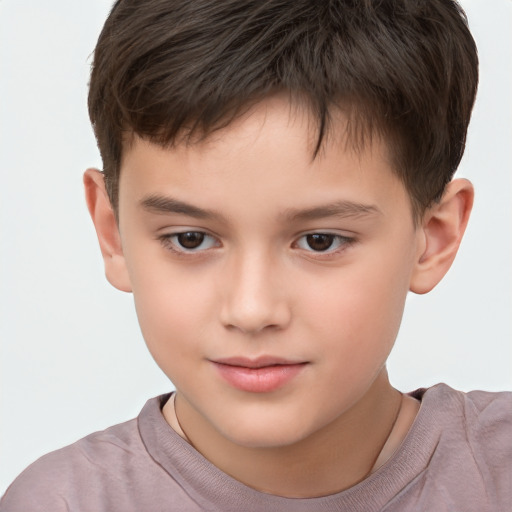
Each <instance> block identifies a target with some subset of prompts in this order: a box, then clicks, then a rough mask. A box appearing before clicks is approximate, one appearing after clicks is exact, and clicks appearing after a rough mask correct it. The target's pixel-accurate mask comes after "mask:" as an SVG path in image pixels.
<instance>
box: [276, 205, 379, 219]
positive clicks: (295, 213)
mask: <svg viewBox="0 0 512 512" xmlns="http://www.w3.org/2000/svg"><path fill="white" fill-rule="evenodd" d="M381 214H382V212H381V210H380V209H379V208H377V206H375V205H371V204H362V203H356V202H352V201H335V202H333V203H329V204H325V205H321V206H316V207H313V208H307V209H288V210H286V212H285V218H286V219H287V220H290V221H307V220H317V219H323V218H327V217H341V218H346V217H352V218H360V217H369V216H375V215H381Z"/></svg>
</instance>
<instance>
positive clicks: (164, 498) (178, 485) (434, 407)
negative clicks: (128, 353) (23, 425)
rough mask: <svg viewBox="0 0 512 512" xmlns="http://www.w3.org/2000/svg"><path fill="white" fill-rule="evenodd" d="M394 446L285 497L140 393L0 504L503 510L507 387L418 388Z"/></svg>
mask: <svg viewBox="0 0 512 512" xmlns="http://www.w3.org/2000/svg"><path fill="white" fill-rule="evenodd" d="M413 396H415V397H416V398H418V399H420V400H421V408H420V412H419V413H418V416H417V418H416V420H415V422H414V424H413V426H412V427H411V429H410V431H409V433H408V434H407V436H406V438H405V440H404V441H403V443H402V445H401V447H400V449H399V450H398V451H397V452H396V453H395V454H394V455H393V457H391V459H390V460H389V461H388V462H387V463H386V464H385V465H384V466H382V467H381V468H380V469H379V470H377V471H376V472H375V473H373V474H372V475H371V476H370V477H368V478H367V479H366V480H364V481H362V482H360V483H359V484H357V485H355V486H354V487H351V488H350V489H347V490H345V491H343V492H339V493H337V494H333V495H330V496H325V497H321V498H310V499H292V498H282V497H279V496H272V495H270V494H265V493H262V492H258V491H255V490H254V489H251V488H250V487H247V486H246V485H244V484H242V483H240V482H238V481H237V480H234V479H233V478H231V477H230V476H228V475H226V474H225V473H223V472H222V471H220V470H219V469H218V468H216V467H215V466H214V465H212V464H211V463H210V462H208V461H207V460H206V459H205V458H204V457H202V456H201V454H200V453H198V452H197V451H196V450H195V449H194V448H193V447H192V446H190V445H189V444H188V443H186V442H185V441H184V440H183V439H182V438H181V437H180V436H179V435H178V434H176V433H175V432H174V430H172V429H171V427H170V426H169V425H168V424H167V423H166V421H165V419H164V417H163V416H162V412H161V408H162V406H163V404H164V403H165V401H166V400H167V399H168V397H169V395H166V396H162V397H159V398H154V399H152V400H149V401H148V402H147V404H146V405H145V406H144V408H143V409H142V411H141V413H140V415H139V417H138V418H136V419H134V420H131V421H128V422H126V423H122V424H120V425H116V426H113V427H111V428H109V429H107V430H105V431H103V432H97V433H95V434H91V435H90V436H88V437H86V438H84V439H82V440H80V441H78V442H76V443H74V444H72V445H71V446H68V447H66V448H63V449H61V450H58V451H55V452H52V453H50V454H48V455H45V456H44V457H42V458H40V459H39V460H38V461H36V462H35V463H34V464H32V465H31V466H29V467H28V468H27V469H26V470H25V471H24V472H23V473H22V474H21V475H20V476H19V477H18V478H17V479H16V480H15V481H14V483H13V484H12V485H11V486H10V487H9V489H8V490H7V492H6V494H5V495H4V497H3V498H2V500H1V502H0V512H35V511H44V512H61V511H62V512H64V511H66V512H75V511H80V512H107V511H108V512H132V511H133V512H135V511H137V512H164V511H165V512H170V511H179V512H188V511H200V510H209V511H221V512H229V511H236V512H252V511H258V512H260V511H261V512H272V511H276V512H301V511H308V512H309V511H314V512H316V511H336V510H339V511H349V512H358V511H361V512H372V511H379V510H382V511H386V512H391V511H435V512H443V511H446V512H448V511H450V512H471V511H474V512H486V511H489V512H491V511H492V512H500V511H503V512H510V511H511V510H512V394H511V393H486V392H483V391H473V392H471V393H467V394H466V393H461V392H458V391H455V390H453V389H451V388H449V387H448V386H446V385H444V384H439V385H437V386H434V387H433V388H430V389H428V390H418V391H416V392H414V393H413Z"/></svg>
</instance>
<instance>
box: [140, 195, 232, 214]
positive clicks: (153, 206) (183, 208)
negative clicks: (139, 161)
mask: <svg viewBox="0 0 512 512" xmlns="http://www.w3.org/2000/svg"><path fill="white" fill-rule="evenodd" d="M140 204H141V206H142V207H143V208H144V209H145V210H147V211H149V212H151V213H159V214H169V213H178V214H182V215H187V216H188V217H194V218H195V219H222V218H223V217H222V215H220V214H218V213H216V212H214V211H212V210H207V209H204V208H199V207H198V206H194V205H192V204H189V203H185V202H183V201H179V200H178V199H174V198H173V197H167V196H159V195H151V196H148V197H146V198H144V199H143V200H142V201H141V202H140Z"/></svg>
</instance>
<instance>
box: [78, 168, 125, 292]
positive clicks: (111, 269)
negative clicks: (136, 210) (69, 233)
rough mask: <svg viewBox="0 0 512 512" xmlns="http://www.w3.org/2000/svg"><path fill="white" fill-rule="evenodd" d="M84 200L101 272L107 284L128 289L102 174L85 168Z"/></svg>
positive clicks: (118, 238)
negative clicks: (98, 250)
mask: <svg viewBox="0 0 512 512" xmlns="http://www.w3.org/2000/svg"><path fill="white" fill-rule="evenodd" d="M84 186H85V199H86V201H87V207H88V208H89V213H90V214H91V218H92V222H93V223H94V227H95V228H96V234H97V235H98V241H99V243H100V249H101V254H102V256H103V261H104V262H105V275H106V276H107V280H108V281H109V283H110V284H111V285H112V286H114V287H115V288H117V289H118V290H121V291H123V292H131V291H132V288H131V283H130V278H129V275H128V271H127V268H126V262H125V259H124V255H123V248H122V246H121V237H120V235H119V229H118V226H117V221H116V216H115V214H114V211H113V210H112V206H111V204H110V199H109V197H108V194H107V191H106V189H105V180H104V178H103V173H101V172H100V171H98V170H97V169H87V170H86V171H85V173H84Z"/></svg>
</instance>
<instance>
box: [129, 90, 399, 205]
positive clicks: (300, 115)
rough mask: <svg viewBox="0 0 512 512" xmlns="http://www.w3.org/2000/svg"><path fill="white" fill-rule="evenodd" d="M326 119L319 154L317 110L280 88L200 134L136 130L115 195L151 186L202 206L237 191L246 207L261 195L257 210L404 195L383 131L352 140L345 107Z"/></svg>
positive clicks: (139, 196)
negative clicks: (175, 138) (145, 134)
mask: <svg viewBox="0 0 512 512" xmlns="http://www.w3.org/2000/svg"><path fill="white" fill-rule="evenodd" d="M331 119H332V121H331V127H330V130H329V131H328V133H327V136H326V137H325V138H324V140H323V144H322V146H321V148H320V150H319V151H318V153H317V154H316V155H315V147H316V143H317V138H318V130H317V128H318V127H317V126H316V123H315V119H314V116H312V115H311V114H310V112H309V110H308V109H307V108H305V107H304V106H302V105H299V104H297V103H292V102H290V101H288V100H287V99H285V98H283V97H282V96H277V97H273V98H270V99H267V100H265V101H263V102H261V103H259V104H257V105H256V106H254V107H252V108H251V109H250V110H248V111H247V112H246V113H244V114H243V115H242V116H240V117H238V118H237V119H236V120H234V121H233V122H232V123H230V124H229V125H227V126H226V127H224V128H222V129H219V130H216V131H215V132H213V133H211V134H210V135H209V136H208V137H206V138H204V139H202V140H196V141H183V142H181V143H177V144H176V145H174V146H172V147H161V146H158V145H156V144H153V143H151V142H148V141H146V140H143V139H141V138H139V137H137V136H134V137H133V140H132V142H131V144H129V145H128V146H127V147H126V151H125V153H124V158H123V162H122V169H121V179H120V200H122V196H123V194H124V195H125V196H126V193H127V192H129V196H130V198H131V199H132V200H135V201H138V202H141V201H142V200H143V199H144V198H147V196H148V195H151V194H157V193H158V194H168V195H170V196H172V197H175V196H176V195H177V194H178V195H180V197H183V198H184V199H185V200H186V201H187V202H190V200H193V201H199V202H201V203H204V204H205V206H208V204H212V205H215V206H216V207H218V206H219V205H221V206H222V207H224V208H228V207H229V206H230V203H234V202H235V199H236V200H237V201H238V202H239V203H240V202H242V203H243V202H244V201H245V207H246V208H249V207H250V205H252V204H254V202H253V201H254V199H255V198H258V199H259V200H260V201H262V202H261V203H260V205H259V209H260V210H262V207H263V205H264V204H266V209H269V208H271V206H276V207H279V208H281V209H286V208H288V209H290V208H295V207H302V206H303V205H304V206H305V207H306V206H310V205H311V204H313V203H315V202H317V203H318V202H333V201H337V200H340V199H341V200H343V199H345V198H348V199H350V200H351V201H354V202H360V203H364V204H366V203H368V202H372V203H373V202H376V201H380V202H382V201H383V200H384V199H385V197H386V194H392V195H393V194H399V195H404V193H405V191H404V189H403V186H402V184H401V182H400V181H399V179H398V178H397V177H396V175H395V173H393V170H392V165H391V163H390V158H389V152H388V148H387V145H386V144H385V142H384V141H383V140H382V138H380V137H377V136H374V137H369V138H367V139H366V140H365V143H364V144H355V143H354V139H352V137H350V136H349V133H348V131H349V127H348V121H347V118H346V117H345V116H344V115H343V113H342V112H341V111H337V112H335V113H334V114H333V115H332V116H331ZM306 203H309V205H308V204H306Z"/></svg>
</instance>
